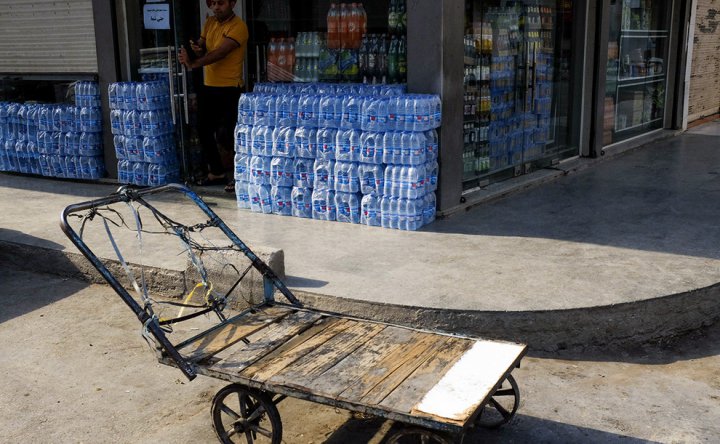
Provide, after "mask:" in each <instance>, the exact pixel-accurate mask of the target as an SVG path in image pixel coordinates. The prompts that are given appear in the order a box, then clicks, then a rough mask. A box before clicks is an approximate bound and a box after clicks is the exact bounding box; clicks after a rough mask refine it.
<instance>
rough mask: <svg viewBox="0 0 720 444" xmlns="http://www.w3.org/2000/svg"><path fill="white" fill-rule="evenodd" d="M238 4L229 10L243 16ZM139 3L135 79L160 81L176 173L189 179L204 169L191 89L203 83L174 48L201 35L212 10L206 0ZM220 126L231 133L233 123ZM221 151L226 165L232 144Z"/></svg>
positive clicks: (229, 162)
mask: <svg viewBox="0 0 720 444" xmlns="http://www.w3.org/2000/svg"><path fill="white" fill-rule="evenodd" d="M243 4H244V2H243V1H242V0H240V1H238V2H237V3H236V5H235V9H234V11H235V14H236V15H238V16H239V17H243ZM141 8H142V10H141V13H140V14H139V20H140V22H141V23H140V29H141V39H140V47H139V58H138V66H137V70H136V72H137V78H139V80H141V81H145V82H147V81H161V82H164V83H165V88H166V91H167V94H168V95H169V97H170V108H171V109H170V112H171V118H172V121H173V123H174V128H175V146H176V149H177V153H178V160H179V162H180V172H181V174H182V175H183V176H184V178H185V179H187V180H190V181H193V180H194V179H197V178H198V177H200V176H201V175H203V174H204V171H203V170H204V168H203V167H202V166H201V165H200V163H201V160H200V157H201V156H200V143H199V139H198V135H197V129H196V122H197V95H196V92H197V91H199V89H200V88H202V85H203V70H202V69H196V70H193V71H192V72H189V71H188V70H187V69H186V68H185V66H183V65H182V64H181V63H180V62H179V61H178V53H179V50H180V48H181V47H185V48H186V50H188V51H190V40H193V41H197V40H198V39H199V38H200V33H201V31H202V26H203V23H204V22H205V19H206V18H207V17H208V16H210V15H212V11H211V10H210V9H209V6H208V2H207V1H206V0H198V1H190V2H186V1H179V0H171V1H168V2H167V3H165V2H156V1H153V0H142V1H141ZM133 75H134V73H133ZM245 78H247V76H245ZM224 130H226V131H229V132H231V133H232V131H233V128H225V129H224ZM220 152H221V155H222V157H223V163H224V164H225V165H226V167H227V168H226V169H227V170H231V169H232V164H233V147H232V146H228V147H224V146H222V147H220Z"/></svg>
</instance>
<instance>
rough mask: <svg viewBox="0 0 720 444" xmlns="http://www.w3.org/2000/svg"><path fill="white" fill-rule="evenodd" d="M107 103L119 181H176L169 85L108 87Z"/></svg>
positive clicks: (177, 171) (136, 83)
mask: <svg viewBox="0 0 720 444" xmlns="http://www.w3.org/2000/svg"><path fill="white" fill-rule="evenodd" d="M108 100H109V102H110V128H111V131H112V134H113V144H114V146H115V155H116V156H117V159H118V180H119V181H120V182H121V183H131V184H134V185H149V186H156V185H164V184H166V183H170V182H175V181H177V180H179V177H180V173H179V163H178V160H177V150H176V148H175V139H174V131H175V128H174V126H173V122H172V114H171V111H170V99H169V89H168V84H167V83H166V82H165V81H161V80H152V81H144V82H119V83H111V84H110V85H109V86H108Z"/></svg>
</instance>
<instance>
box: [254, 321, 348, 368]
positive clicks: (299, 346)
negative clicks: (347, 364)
mask: <svg viewBox="0 0 720 444" xmlns="http://www.w3.org/2000/svg"><path fill="white" fill-rule="evenodd" d="M320 322H321V323H320V325H317V326H314V327H313V328H311V329H309V330H307V331H306V332H305V333H303V334H301V335H300V336H298V337H297V338H294V339H293V340H291V341H290V342H288V343H287V344H285V345H283V346H281V347H280V348H279V349H278V350H276V351H274V352H273V353H272V356H267V357H265V358H263V359H261V360H259V361H258V362H256V363H254V364H253V365H251V366H249V367H248V368H246V369H245V370H243V371H242V372H241V374H242V376H243V377H246V378H248V379H251V380H253V381H258V382H265V381H267V380H268V379H270V378H271V377H272V376H274V375H275V374H276V373H278V372H280V371H282V370H284V369H285V368H286V367H287V366H288V365H291V364H293V363H294V362H295V361H297V360H298V359H300V358H302V357H304V356H305V355H307V354H308V353H310V352H312V351H313V350H315V349H317V348H318V347H319V346H320V345H322V344H323V343H325V342H327V341H329V340H330V339H332V338H333V337H335V336H336V335H338V334H339V333H341V332H343V331H345V330H347V329H348V328H350V327H352V326H354V325H356V324H357V322H355V321H350V320H347V319H338V318H325V319H323V320H322V321H320Z"/></svg>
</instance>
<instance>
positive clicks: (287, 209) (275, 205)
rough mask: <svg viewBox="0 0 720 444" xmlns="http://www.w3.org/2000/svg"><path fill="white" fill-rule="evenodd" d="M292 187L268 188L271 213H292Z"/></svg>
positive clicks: (286, 214) (287, 214) (288, 214)
mask: <svg viewBox="0 0 720 444" xmlns="http://www.w3.org/2000/svg"><path fill="white" fill-rule="evenodd" d="M291 194H292V187H276V186H273V187H272V188H271V189H270V200H271V201H272V212H273V214H279V215H280V216H291V215H292V199H291Z"/></svg>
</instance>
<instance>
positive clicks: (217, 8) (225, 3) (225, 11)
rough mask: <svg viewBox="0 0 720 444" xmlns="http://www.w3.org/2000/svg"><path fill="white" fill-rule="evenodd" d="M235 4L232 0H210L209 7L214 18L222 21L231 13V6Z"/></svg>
mask: <svg viewBox="0 0 720 444" xmlns="http://www.w3.org/2000/svg"><path fill="white" fill-rule="evenodd" d="M234 6H235V2H234V1H229V0H211V1H210V9H212V12H213V14H215V18H216V19H218V20H219V21H223V20H225V19H227V18H228V17H230V16H231V15H232V13H233V7H234Z"/></svg>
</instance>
